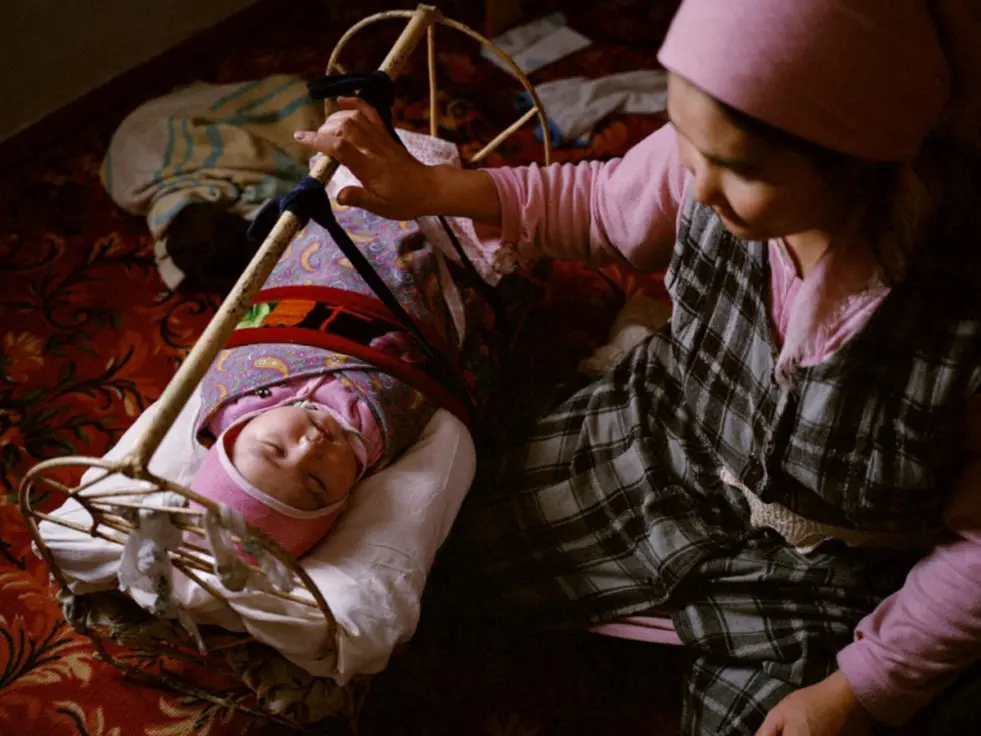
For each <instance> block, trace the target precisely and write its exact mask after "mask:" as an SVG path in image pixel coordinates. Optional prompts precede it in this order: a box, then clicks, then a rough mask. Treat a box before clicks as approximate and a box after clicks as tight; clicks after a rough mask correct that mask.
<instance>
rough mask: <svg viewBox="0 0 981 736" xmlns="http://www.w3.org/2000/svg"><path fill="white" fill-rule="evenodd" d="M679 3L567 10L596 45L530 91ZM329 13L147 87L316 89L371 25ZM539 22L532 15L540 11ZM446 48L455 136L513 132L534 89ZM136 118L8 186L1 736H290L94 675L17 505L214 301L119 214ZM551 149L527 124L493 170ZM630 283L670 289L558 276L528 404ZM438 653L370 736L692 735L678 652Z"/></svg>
mask: <svg viewBox="0 0 981 736" xmlns="http://www.w3.org/2000/svg"><path fill="white" fill-rule="evenodd" d="M393 4H394V3H388V4H386V6H387V7H391V6H392V5H393ZM583 5H584V6H585V5H587V4H583ZM673 5H675V3H672V2H664V3H651V2H649V1H642V0H633V1H628V0H602V1H597V2H594V3H590V4H588V9H585V10H582V11H572V12H570V19H571V22H572V25H573V26H574V27H576V28H577V29H579V30H581V31H583V32H585V33H586V34H587V35H589V36H590V37H591V38H593V39H594V40H595V41H596V43H595V45H594V46H593V47H591V48H589V49H587V50H585V51H583V52H580V53H579V54H577V55H575V56H574V57H571V58H569V59H566V60H563V61H561V62H560V63H557V64H555V65H554V66H552V67H549V68H548V69H546V70H543V71H541V72H539V73H538V74H536V75H535V76H534V77H533V81H534V82H536V83H538V82H542V81H546V80H548V79H553V78H559V77H565V76H572V75H587V76H599V75H602V74H607V73H613V72H618V71H626V70H629V69H635V68H643V67H651V66H653V65H655V52H656V48H657V44H658V42H659V39H660V37H661V35H662V34H663V31H664V29H665V28H666V23H667V21H668V20H669V18H670V14H671V11H672V6H673ZM325 6H326V4H324V3H316V2H307V1H306V0H304V1H303V2H300V1H298V2H293V3H289V4H282V6H281V7H282V8H286V7H288V8H289V10H288V11H282V10H281V11H280V15H279V17H278V19H277V21H276V23H274V24H264V25H263V26H261V27H256V28H253V29H251V30H246V31H241V32H239V33H237V35H235V36H230V37H229V38H228V39H227V43H223V44H220V45H219V46H218V47H214V48H209V49H205V50H203V51H202V52H201V53H200V54H196V55H195V57H194V58H195V59H196V63H195V64H190V63H188V64H185V65H181V64H179V63H177V64H173V65H169V66H168V71H167V73H166V76H159V77H158V76H154V77H153V78H148V79H147V83H146V87H145V89H146V94H147V96H152V95H154V94H157V93H161V92H163V91H166V90H167V89H169V88H170V87H172V86H175V85H178V84H183V83H187V82H191V81H194V80H195V79H204V80H207V81H218V82H227V81H235V80H243V79H251V78H255V77H260V76H263V75H266V74H271V73H280V72H282V73H294V74H299V75H302V76H306V77H310V76H314V75H317V74H319V73H321V71H322V68H323V65H324V63H325V62H326V59H327V56H328V53H329V50H330V48H331V47H332V44H333V42H334V40H335V39H336V38H337V37H338V35H339V33H340V32H341V31H342V30H343V29H344V28H346V27H347V26H348V25H349V24H350V23H351V22H353V20H355V19H356V18H357V16H358V15H360V14H363V13H364V12H366V11H365V10H364V8H363V6H362V8H361V9H360V10H359V11H358V13H354V11H343V13H339V12H338V11H336V10H335V11H333V12H334V17H333V18H331V17H328V14H327V11H326V10H325V9H324V8H325ZM406 7H411V6H410V5H408V4H407V5H406ZM443 7H444V9H446V10H447V12H448V14H452V15H453V16H454V17H458V18H460V19H461V20H465V21H470V22H476V21H478V20H479V19H476V18H474V17H473V13H474V12H475V9H474V8H473V7H471V6H470V5H468V4H466V3H460V7H461V8H463V10H462V11H461V12H454V11H453V10H451V9H449V8H448V5H447V4H446V3H444V4H443ZM544 9H546V8H545V7H544V6H543V5H542V4H541V3H538V4H536V3H529V10H530V11H531V12H536V11H538V10H544ZM340 14H344V15H346V16H348V17H344V18H338V17H336V16H337V15H340ZM396 32H397V27H396V26H395V25H392V26H388V27H386V28H385V29H384V30H381V31H378V32H371V31H369V32H368V33H367V34H366V35H363V36H362V37H361V38H360V39H359V40H358V42H357V43H356V44H355V46H354V47H352V50H351V53H348V54H346V58H345V62H346V64H347V66H348V67H349V68H351V69H369V68H373V67H374V66H376V65H377V63H378V62H379V61H380V59H381V58H382V57H383V55H384V53H385V51H387V49H388V46H389V44H390V42H391V40H392V38H393V37H394V35H395V33H396ZM440 38H441V43H440V46H439V51H440V54H439V64H440V70H441V75H442V76H441V79H442V82H441V84H442V90H441V96H440V107H441V111H442V112H441V117H440V121H439V123H440V130H441V132H442V134H444V135H445V136H446V137H448V138H450V139H452V140H454V141H457V142H459V143H460V144H461V145H463V146H464V148H465V149H467V150H471V152H472V150H476V149H477V148H479V147H480V146H481V145H482V143H483V142H486V141H488V140H489V139H490V138H491V137H493V135H494V134H495V133H496V132H497V131H498V130H500V129H501V128H502V127H503V126H504V125H505V124H507V123H508V122H510V121H511V120H512V119H513V118H514V117H515V113H514V112H513V110H512V108H511V102H512V98H513V95H514V93H515V92H516V91H517V89H518V88H517V86H516V84H515V83H514V82H513V81H511V80H510V79H509V78H508V77H507V76H506V75H504V74H502V73H501V72H499V71H497V70H496V69H495V68H493V67H491V66H490V65H488V64H487V63H486V62H484V61H482V60H481V59H480V57H479V55H478V54H477V53H476V49H475V47H474V46H472V45H470V44H469V43H468V42H465V41H462V40H460V39H451V38H450V37H449V34H448V33H444V34H441V36H440ZM444 38H445V43H443V42H442V39H444ZM423 59H424V57H421V58H420V57H418V56H417V57H416V59H415V61H414V64H413V66H412V67H411V68H410V70H409V73H408V75H407V77H406V79H404V80H403V81H401V82H400V84H399V94H400V102H399V103H398V107H397V109H396V119H397V121H399V124H401V125H402V126H404V127H408V128H412V129H416V130H420V131H426V130H428V97H427V90H426V85H425V67H424V61H423ZM125 112H126V110H110V111H107V112H106V113H105V114H104V115H101V116H99V117H98V118H97V119H96V120H95V121H94V122H92V123H91V124H86V125H84V126H82V127H81V128H79V130H78V131H76V132H74V133H73V134H72V135H71V136H70V137H68V138H66V139H65V140H63V141H59V142H54V143H55V144H56V145H55V148H54V149H53V150H54V151H55V153H54V154H53V155H51V156H48V157H46V158H45V159H44V160H43V161H44V162H42V163H31V164H28V165H24V166H20V167H17V168H15V169H13V170H7V171H2V172H0V223H2V226H0V279H2V282H0V283H2V288H0V484H2V486H3V490H4V493H5V498H4V500H3V501H2V502H0V524H2V526H0V529H2V532H0V627H2V635H3V638H2V641H0V733H2V734H51V735H52V736H61V735H62V734H86V735H88V736H97V735H98V736H130V735H135V734H146V736H181V735H182V734H202V735H204V736H208V735H211V736H224V735H225V734H242V733H278V732H279V730H278V729H275V728H274V729H271V730H270V729H269V728H268V727H264V726H262V725H260V724H255V723H250V722H248V721H247V720H246V719H244V718H243V717H241V716H232V715H230V714H229V713H228V712H226V711H224V710H223V709H221V708H217V707H214V706H211V705H208V704H206V703H202V702H201V701H197V700H194V699H189V698H182V697H178V696H177V695H174V694H173V693H170V692H166V691H163V690H158V689H154V688H151V687H148V686H145V685H139V684H135V683H132V682H130V681H128V680H126V679H124V678H123V677H122V676H121V674H120V673H119V672H118V671H116V670H115V669H113V668H112V667H110V666H108V665H106V664H104V663H102V662H99V661H97V660H96V659H95V658H94V657H93V650H92V648H91V646H90V645H89V643H88V640H87V639H85V638H83V637H80V636H78V635H76V634H75V633H74V632H72V631H71V630H70V629H69V628H68V627H67V626H66V625H65V623H64V621H63V620H62V618H61V614H60V611H59V609H58V608H57V606H56V605H55V603H54V600H53V589H52V588H51V587H50V586H49V581H48V571H47V569H46V568H45V566H44V565H43V564H42V563H40V562H39V561H38V560H37V559H36V558H35V557H34V556H33V555H32V553H31V551H30V547H29V538H28V534H27V532H26V529H25V527H24V524H23V522H22V520H21V517H20V514H19V511H18V509H17V506H16V489H17V485H18V483H19V481H20V478H21V477H22V475H23V474H24V472H25V471H26V469H28V468H29V467H30V466H31V465H32V464H34V463H35V462H37V461H39V460H42V459H45V458H50V457H55V456H59V455H66V454H83V455H96V456H98V455H100V454H102V453H103V452H105V451H106V450H107V448H108V447H109V446H110V445H111V444H112V443H113V442H114V441H115V439H116V438H117V437H118V436H119V435H120V434H121V432H122V431H123V430H124V429H125V428H126V427H127V426H128V425H129V424H130V423H131V422H132V421H133V419H134V417H136V416H137V415H138V414H139V413H140V412H141V411H142V410H143V409H144V408H145V407H146V406H147V405H148V404H149V403H150V402H152V401H153V400H154V399H156V398H157V397H158V396H159V395H160V393H161V391H162V390H163V388H164V386H165V385H166V383H167V381H168V379H169V378H170V377H171V376H172V375H173V373H174V370H175V367H176V365H177V364H178V362H179V361H180V359H181V357H182V356H183V355H184V354H185V353H186V351H187V350H188V348H189V347H190V346H191V345H192V344H193V342H194V340H195V338H196V337H197V335H198V334H199V333H200V332H201V330H202V329H203V327H204V325H205V324H206V322H207V320H208V319H209V317H210V316H211V314H212V313H213V310H214V308H215V306H216V300H215V298H214V297H213V296H210V295H207V294H200V295H175V294H170V293H168V292H167V291H166V290H165V289H164V287H163V285H162V283H161V282H160V280H159V278H158V276H157V273H156V271H155V269H154V267H153V261H152V242H151V239H150V237H149V235H148V233H147V231H146V228H145V225H144V222H143V221H142V219H140V218H136V217H131V216H129V215H126V214H124V213H123V212H121V211H119V210H118V209H116V207H115V206H114V205H113V204H112V202H111V201H110V200H109V199H108V197H107V196H106V194H105V193H104V192H103V189H102V187H101V185H100V183H99V178H98V172H99V166H100V163H101V161H102V157H103V154H104V152H105V149H106V146H107V144H108V141H109V137H110V135H111V134H112V132H113V130H114V127H115V125H116V124H117V123H118V122H119V120H120V119H121V117H122V115H123V114H125ZM660 122H661V121H660V120H657V119H653V118H640V117H631V118H627V117H622V118H614V119H611V120H609V121H607V122H605V123H604V124H603V125H602V126H601V127H600V128H599V129H598V130H597V132H596V133H595V135H594V136H593V139H592V144H591V146H590V147H589V148H588V149H575V150H572V151H565V152H560V153H559V154H558V155H557V158H558V159H559V160H569V161H573V160H579V159H582V158H595V157H610V156H615V155H619V154H622V153H623V152H624V151H626V150H627V149H628V148H629V147H630V146H631V145H632V144H634V143H635V142H637V141H639V140H640V139H641V138H643V137H644V136H645V135H647V134H648V133H650V132H651V131H653V130H654V129H655V128H656V127H657V126H658V125H659V124H660ZM539 155H540V153H539V148H538V146H537V144H535V142H534V141H533V139H532V136H531V131H530V129H526V130H524V131H521V133H520V134H519V135H517V136H515V137H514V138H512V139H511V140H510V141H508V143H507V144H506V145H505V146H504V147H503V148H502V149H501V150H500V153H499V154H497V155H496V156H495V157H494V158H493V160H492V161H491V165H500V164H504V163H509V164H516V163H525V162H528V161H532V160H536V158H538V156H539ZM614 284H617V285H618V287H619V288H621V289H626V290H628V291H629V290H635V289H637V288H648V287H650V288H652V289H654V290H656V289H657V282H656V280H655V281H652V282H650V283H645V284H639V283H637V282H636V281H634V280H633V278H632V277H628V276H625V275H623V274H620V273H618V272H616V271H612V272H610V273H609V274H608V275H607V277H606V278H602V277H600V276H599V275H597V274H594V273H590V272H589V271H587V270H585V269H583V268H581V267H578V266H570V265H563V266H561V267H556V268H555V270H554V271H553V273H552V276H551V278H550V280H549V283H548V288H547V289H546V291H545V293H544V294H543V296H542V298H541V301H542V303H541V305H540V307H541V308H540V309H539V310H537V311H536V312H535V314H534V316H533V317H532V318H531V319H530V321H529V324H528V326H527V330H526V333H525V340H524V343H523V344H524V346H525V347H524V349H523V350H522V351H521V354H522V358H521V359H522V360H523V361H524V364H523V365H524V366H525V376H526V378H527V380H528V386H526V387H524V390H527V391H529V392H531V391H534V390H535V386H536V385H537V386H538V387H542V386H555V385H556V384H560V385H561V384H564V383H571V382H573V381H575V380H576V379H575V365H576V363H577V361H578V360H579V359H580V358H582V357H584V356H585V355H586V354H587V353H588V352H589V350H590V349H591V347H592V346H594V345H596V344H598V343H599V341H600V340H601V339H602V337H603V333H604V330H605V328H606V326H607V325H608V324H609V322H610V321H611V320H612V317H613V315H614V314H615V310H616V308H617V305H618V299H619V292H618V290H617V287H615V286H614ZM528 395H529V396H531V395H532V394H531V393H529V394H528ZM427 656H428V654H427V653H425V652H414V651H413V650H412V649H411V647H410V649H409V651H408V652H407V654H406V655H405V657H404V661H403V662H399V663H396V665H395V666H394V667H393V669H392V671H391V672H390V673H389V674H388V675H387V676H383V677H380V678H377V680H376V683H375V685H374V686H373V689H372V691H371V694H370V695H369V698H368V701H367V704H366V706H365V709H364V713H363V719H362V729H361V733H362V734H363V736H371V734H376V733H377V734H420V735H421V734H429V735H436V734H478V735H480V734H487V735H488V736H490V735H495V736H504V735H507V736H540V735H541V736H544V735H545V734H553V733H555V734H570V735H573V734H587V733H588V734H617V735H618V736H619V735H624V736H630V735H632V734H647V735H650V734H670V733H676V732H677V707H676V705H677V702H678V696H679V687H680V685H679V681H678V678H677V675H676V673H677V671H678V669H679V667H680V661H679V656H678V652H676V651H672V650H670V649H665V648H660V647H654V646H649V645H643V644H636V643H631V642H623V641H616V640H612V639H607V638H602V637H599V636H595V635H590V634H586V633H583V634H577V635H561V636H559V635H556V636H554V637H546V638H543V639H541V640H538V641H534V642H523V643H521V644H520V646H517V647H511V649H510V650H508V651H504V650H495V649H493V648H491V650H485V651H473V652H471V653H469V654H468V655H467V656H461V657H456V658H454V659H453V660H452V661H447V662H437V663H431V662H428V661H427V667H426V671H430V670H431V671H432V672H433V675H432V677H431V678H423V680H422V681H420V679H419V678H418V677H408V676H406V675H405V674H404V672H405V671H406V669H407V668H408V665H407V664H406V663H407V662H409V661H412V658H413V657H418V658H421V659H422V660H423V661H426V657H427ZM429 665H431V666H429ZM400 673H401V674H400Z"/></svg>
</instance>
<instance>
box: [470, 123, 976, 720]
mask: <svg viewBox="0 0 981 736" xmlns="http://www.w3.org/2000/svg"><path fill="white" fill-rule="evenodd" d="M488 173H490V175H491V176H492V177H493V179H494V182H495V184H496V187H497V191H498V195H499V197H500V200H501V211H502V223H501V231H500V234H499V242H500V243H502V244H507V245H509V246H512V247H514V248H516V249H517V251H518V253H519V254H520V255H524V256H526V257H531V258H534V257H536V256H541V255H548V256H551V257H553V258H563V259H575V260H581V261H585V262H587V263H592V264H596V265H600V264H602V263H605V262H609V261H611V260H615V261H620V262H622V263H625V264H627V265H630V266H632V267H633V268H636V269H638V270H640V271H649V270H652V269H655V268H659V267H662V266H663V265H664V257H665V254H669V253H670V252H671V248H672V246H673V243H674V239H675V234H676V230H677V221H678V217H679V213H680V209H681V204H682V201H683V199H684V195H685V189H686V187H687V186H688V183H689V181H690V176H689V174H688V173H687V172H686V170H685V168H684V166H683V165H682V164H681V160H680V157H679V154H678V148H677V139H676V133H675V131H674V129H673V128H672V127H671V126H670V125H668V126H665V127H664V128H662V129H661V130H659V131H658V132H656V133H654V134H653V135H651V136H649V137H648V138H647V139H645V140H643V141H641V142H640V143H639V144H638V145H637V146H635V147H634V148H633V149H631V150H630V151H629V152H628V153H627V154H626V155H625V156H624V157H623V158H622V159H616V160H613V161H609V162H605V163H603V162H588V163H582V164H579V165H577V166H573V165H570V164H566V165H553V166H551V167H549V168H544V169H543V168H539V167H535V166H532V167H526V168H518V169H493V170H488ZM769 248H770V266H771V274H772V276H771V283H770V295H769V297H770V312H771V319H772V323H773V329H774V333H775V337H776V338H777V339H778V340H779V341H780V342H781V343H783V344H784V345H786V344H788V343H793V344H794V345H795V346H801V348H800V349H801V352H800V353H799V356H800V358H801V364H802V365H808V364H816V363H820V362H822V361H823V360H825V359H826V358H827V357H828V356H829V355H831V354H832V353H834V352H835V350H837V349H838V348H839V347H840V346H841V345H843V344H844V343H845V342H847V340H848V339H850V338H851V337H852V336H853V335H854V334H855V333H856V332H857V331H858V330H859V329H860V328H861V327H862V326H863V325H864V324H865V322H866V321H867V320H868V318H869V316H870V315H871V314H872V313H873V312H874V311H875V309H876V307H877V306H878V305H879V303H880V302H881V301H882V299H883V298H884V297H885V296H886V294H887V293H888V288H887V287H885V286H884V285H882V284H881V283H867V282H864V281H862V280H856V281H853V282H851V285H850V286H849V289H850V291H849V292H848V293H838V294H836V295H835V299H836V301H835V302H834V303H833V304H832V305H831V308H827V307H822V308H821V309H815V307H814V304H813V301H814V300H815V298H816V295H817V294H822V293H827V292H822V290H821V285H820V284H817V285H815V284H814V283H813V281H814V280H815V279H821V278H823V277H824V275H825V274H826V273H827V271H826V270H822V269H820V268H816V269H815V270H814V271H813V272H812V273H811V274H808V278H807V279H801V278H799V277H798V275H797V271H796V268H795V266H794V264H793V262H792V261H791V260H790V258H789V257H788V255H787V252H786V250H785V249H784V246H783V244H782V243H781V242H779V241H773V242H771V243H770V244H769ZM845 281H846V282H847V279H846V280H845ZM835 288H837V289H838V291H841V289H840V287H832V290H834V289H835ZM795 312H798V313H799V314H805V315H808V317H807V318H805V319H797V320H793V319H791V317H792V315H794V314H795ZM795 331H807V333H808V334H807V335H803V336H802V335H798V334H794V333H795ZM968 425H969V430H968V432H967V438H966V442H967V443H968V448H967V449H968V451H969V452H970V454H971V456H976V457H981V397H978V398H976V399H975V400H974V401H973V402H972V404H971V406H969V407H968ZM944 523H945V524H946V526H947V527H948V529H949V531H950V534H949V538H947V539H945V540H944V541H943V542H942V543H940V544H938V546H937V547H936V548H934V549H933V550H932V551H931V552H930V553H929V554H928V555H926V556H925V557H924V558H923V559H922V560H920V562H919V563H917V565H916V566H915V567H914V568H913V570H912V571H911V572H910V574H909V576H908V578H907V580H906V584H905V585H904V586H903V587H902V589H900V590H899V591H898V592H896V593H895V594H894V595H892V596H890V597H889V598H888V599H886V600H885V601H884V602H883V603H882V604H881V605H880V606H879V607H878V608H877V609H876V610H875V611H874V612H873V613H872V614H870V615H869V616H867V617H866V618H865V619H863V620H862V621H861V623H860V624H859V625H858V627H857V628H856V631H855V639H854V641H853V643H851V644H849V645H848V646H847V647H845V648H844V649H843V650H842V651H841V652H839V654H838V666H839V668H840V670H841V672H842V674H844V676H845V678H846V679H847V680H848V682H849V684H850V685H851V687H852V689H853V690H854V692H855V694H856V696H857V697H858V699H859V700H860V701H861V703H862V704H863V705H864V706H865V707H866V708H867V709H868V710H869V711H870V712H871V713H872V715H873V716H874V717H876V718H877V719H878V720H880V721H883V722H885V723H889V724H893V725H899V724H901V723H903V722H904V721H906V720H907V719H908V718H909V717H910V716H911V715H912V714H913V713H915V712H916V711H917V710H918V709H919V708H920V707H922V706H923V705H925V704H926V703H927V702H929V701H930V700H931V699H932V698H933V697H934V696H935V695H936V694H937V693H938V692H939V691H940V690H942V689H943V688H944V687H945V686H946V685H947V684H948V683H949V682H950V680H951V679H953V678H954V677H955V676H956V674H957V673H958V672H959V671H960V670H962V669H963V668H964V667H965V666H967V665H968V664H970V663H971V662H973V661H975V660H977V659H979V658H981V460H975V461H974V462H973V463H972V464H971V465H969V466H968V468H967V469H966V470H965V472H964V473H963V475H962V476H961V477H960V479H959V481H958V483H957V485H956V487H955V489H954V494H953V497H952V500H951V501H950V503H949V505H948V508H947V509H946V513H945V515H944Z"/></svg>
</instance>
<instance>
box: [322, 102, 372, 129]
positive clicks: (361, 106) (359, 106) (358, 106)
mask: <svg viewBox="0 0 981 736" xmlns="http://www.w3.org/2000/svg"><path fill="white" fill-rule="evenodd" d="M337 106H338V107H339V108H340V109H341V110H350V111H355V112H360V113H361V114H362V115H364V116H365V118H367V119H368V121H369V122H370V123H371V124H372V125H374V126H377V127H379V128H382V129H384V128H385V123H384V122H383V121H382V119H381V115H379V114H378V110H376V109H375V108H374V106H372V105H369V104H368V103H367V102H365V101H364V100H362V99H361V98H360V97H338V98H337ZM331 117H333V115H332V116H331Z"/></svg>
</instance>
